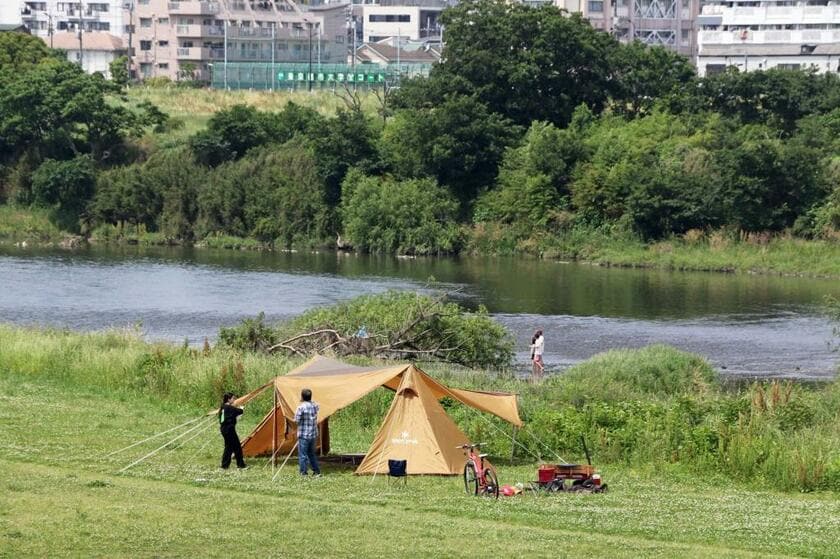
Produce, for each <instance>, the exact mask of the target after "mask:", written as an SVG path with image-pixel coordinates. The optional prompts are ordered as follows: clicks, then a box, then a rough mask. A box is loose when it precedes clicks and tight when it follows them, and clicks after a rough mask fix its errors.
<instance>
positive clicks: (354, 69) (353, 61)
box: [350, 18, 356, 72]
mask: <svg viewBox="0 0 840 559" xmlns="http://www.w3.org/2000/svg"><path fill="white" fill-rule="evenodd" d="M352 25H353V57H352V58H351V59H350V60H351V62H350V64H352V65H353V71H354V72H355V71H356V19H355V18H353V21H352Z"/></svg>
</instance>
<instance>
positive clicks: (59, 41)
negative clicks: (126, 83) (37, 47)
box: [44, 31, 126, 79]
mask: <svg viewBox="0 0 840 559" xmlns="http://www.w3.org/2000/svg"><path fill="white" fill-rule="evenodd" d="M44 40H45V41H47V42H49V40H50V39H49V38H44ZM52 42H53V48H57V49H61V50H63V51H65V52H66V53H67V60H69V61H70V62H74V63H76V64H78V63H79V62H80V61H81V63H82V69H83V70H84V71H85V72H87V73H89V74H92V73H94V72H99V73H101V74H102V75H103V76H105V77H106V78H109V79H110V77H111V68H110V64H111V62H113V61H114V60H115V59H117V58H119V57H120V56H122V55H124V54H125V53H126V49H125V47H124V46H123V42H122V39H120V38H119V37H115V36H114V35H111V34H109V33H102V32H93V33H83V34H82V43H81V45H80V44H79V33H78V32H75V31H73V32H71V31H61V32H59V33H56V34H55V35H53V36H52Z"/></svg>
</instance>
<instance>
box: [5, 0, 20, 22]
mask: <svg viewBox="0 0 840 559" xmlns="http://www.w3.org/2000/svg"><path fill="white" fill-rule="evenodd" d="M20 23H23V22H22V21H21V19H20V6H18V4H17V2H14V1H12V0H0V24H2V25H18V24H20Z"/></svg>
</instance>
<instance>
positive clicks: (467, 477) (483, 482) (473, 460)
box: [456, 443, 499, 499]
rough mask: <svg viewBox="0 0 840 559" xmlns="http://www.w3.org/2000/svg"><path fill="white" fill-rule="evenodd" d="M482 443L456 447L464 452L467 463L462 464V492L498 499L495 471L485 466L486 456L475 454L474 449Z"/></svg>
mask: <svg viewBox="0 0 840 559" xmlns="http://www.w3.org/2000/svg"><path fill="white" fill-rule="evenodd" d="M483 444H484V443H467V444H462V445H460V446H457V447H456V448H460V449H463V450H464V456H466V457H467V463H466V464H464V490H465V491H466V492H467V495H484V496H485V497H494V498H496V499H498V498H499V478H498V477H497V476H496V470H495V469H494V468H493V466H490V465H489V464H488V465H487V466H485V464H484V458H485V457H486V456H487V455H486V454H476V452H475V449H477V448H480V447H481V445H483Z"/></svg>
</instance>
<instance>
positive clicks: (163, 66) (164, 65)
mask: <svg viewBox="0 0 840 559" xmlns="http://www.w3.org/2000/svg"><path fill="white" fill-rule="evenodd" d="M158 68H160V69H161V70H169V63H168V62H161V63H160V64H158Z"/></svg>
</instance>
